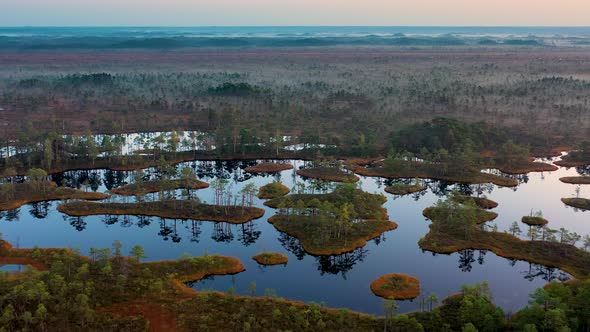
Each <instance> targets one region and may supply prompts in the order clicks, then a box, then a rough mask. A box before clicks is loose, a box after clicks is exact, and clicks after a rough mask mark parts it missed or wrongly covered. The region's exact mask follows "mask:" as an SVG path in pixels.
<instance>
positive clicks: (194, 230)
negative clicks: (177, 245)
mask: <svg viewBox="0 0 590 332" xmlns="http://www.w3.org/2000/svg"><path fill="white" fill-rule="evenodd" d="M202 224H203V222H202V221H200V220H189V222H188V224H187V228H189V230H190V232H191V238H190V241H191V242H195V243H199V241H200V240H199V237H200V236H201V233H202V232H203V231H202V230H201V225H202Z"/></svg>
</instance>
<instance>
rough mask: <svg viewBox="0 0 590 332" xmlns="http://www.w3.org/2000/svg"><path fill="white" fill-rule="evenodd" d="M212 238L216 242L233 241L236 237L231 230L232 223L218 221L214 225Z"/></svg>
mask: <svg viewBox="0 0 590 332" xmlns="http://www.w3.org/2000/svg"><path fill="white" fill-rule="evenodd" d="M211 238H212V239H213V240H214V241H215V242H227V243H229V242H231V241H233V239H234V233H233V232H232V230H231V224H229V223H226V222H216V223H215V225H214V226H213V235H211Z"/></svg>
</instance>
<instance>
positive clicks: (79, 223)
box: [63, 214, 87, 232]
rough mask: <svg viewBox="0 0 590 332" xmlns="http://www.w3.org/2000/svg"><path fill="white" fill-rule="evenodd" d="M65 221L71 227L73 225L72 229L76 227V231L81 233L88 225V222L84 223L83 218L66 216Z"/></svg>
mask: <svg viewBox="0 0 590 332" xmlns="http://www.w3.org/2000/svg"><path fill="white" fill-rule="evenodd" d="M63 219H64V221H66V222H69V223H70V225H72V227H74V229H75V230H77V231H78V232H81V231H83V230H85V229H86V225H87V223H86V221H84V218H82V217H71V216H68V215H66V214H64V215H63Z"/></svg>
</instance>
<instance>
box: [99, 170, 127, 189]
mask: <svg viewBox="0 0 590 332" xmlns="http://www.w3.org/2000/svg"><path fill="white" fill-rule="evenodd" d="M126 179H127V176H126V174H125V172H122V171H111V170H105V171H104V186H105V187H106V188H107V190H111V189H113V188H117V187H120V186H122V185H125V184H127V181H125V180H126Z"/></svg>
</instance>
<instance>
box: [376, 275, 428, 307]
mask: <svg viewBox="0 0 590 332" xmlns="http://www.w3.org/2000/svg"><path fill="white" fill-rule="evenodd" d="M371 290H372V291H373V293H374V294H375V295H377V296H380V297H383V298H386V299H389V300H411V299H415V298H417V297H418V296H419V295H420V281H419V280H418V279H416V278H414V277H412V276H410V275H407V274H403V273H392V274H386V275H383V276H381V277H379V278H378V279H377V280H375V281H373V282H372V283H371Z"/></svg>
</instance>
